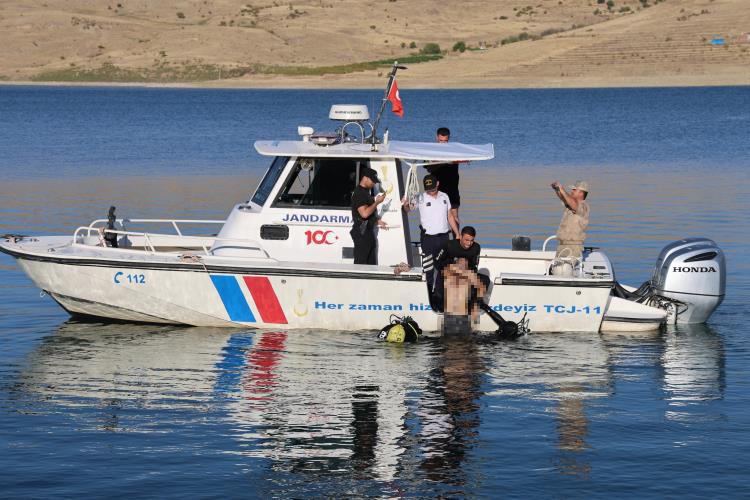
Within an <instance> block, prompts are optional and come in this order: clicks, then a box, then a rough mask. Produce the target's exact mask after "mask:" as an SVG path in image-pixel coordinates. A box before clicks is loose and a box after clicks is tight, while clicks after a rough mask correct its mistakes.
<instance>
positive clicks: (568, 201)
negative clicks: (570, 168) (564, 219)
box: [552, 182, 578, 213]
mask: <svg viewBox="0 0 750 500" xmlns="http://www.w3.org/2000/svg"><path fill="white" fill-rule="evenodd" d="M552 187H553V188H554V190H555V194H556V195H557V197H558V198H560V200H561V201H562V202H563V204H564V205H565V206H566V207H568V208H569V209H570V210H571V211H572V212H573V213H575V212H576V210H578V200H576V199H575V198H573V197H572V196H570V195H569V194H568V193H567V191H565V188H563V187H562V186H561V185H560V183H559V182H555V183H553V184H552Z"/></svg>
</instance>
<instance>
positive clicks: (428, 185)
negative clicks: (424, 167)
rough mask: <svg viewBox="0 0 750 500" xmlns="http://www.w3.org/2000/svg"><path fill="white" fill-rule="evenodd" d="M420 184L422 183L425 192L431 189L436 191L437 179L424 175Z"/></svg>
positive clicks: (430, 175)
mask: <svg viewBox="0 0 750 500" xmlns="http://www.w3.org/2000/svg"><path fill="white" fill-rule="evenodd" d="M422 182H423V183H424V190H425V191H432V190H433V189H437V184H438V181H437V178H436V177H435V176H434V175H432V174H427V175H425V176H424V180H423V181H422Z"/></svg>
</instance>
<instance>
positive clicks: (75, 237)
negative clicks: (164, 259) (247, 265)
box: [72, 221, 271, 259]
mask: <svg viewBox="0 0 750 500" xmlns="http://www.w3.org/2000/svg"><path fill="white" fill-rule="evenodd" d="M222 222H223V221H222ZM99 229H102V228H97V227H91V226H81V227H79V228H77V229H76V230H75V232H74V233H73V243H72V244H73V245H74V246H75V245H83V246H90V245H86V244H85V243H78V239H79V238H80V237H91V236H92V234H91V233H92V231H96V233H97V234H99ZM83 231H85V232H86V233H87V234H86V235H85V236H84V235H83V234H81V233H82V232H83ZM103 232H104V233H113V234H121V235H124V236H140V237H143V238H144V240H145V243H146V245H148V247H149V250H150V252H151V253H152V254H156V253H159V252H158V251H157V250H156V247H155V246H154V244H153V241H152V240H153V238H154V237H165V238H174V237H175V235H173V234H164V233H146V232H137V231H121V230H118V229H103ZM178 236H179V237H181V238H191V239H199V240H201V242H200V246H201V248H202V249H203V252H204V254H205V255H211V252H210V251H209V247H208V246H207V245H206V243H205V242H206V241H210V242H211V244H214V243H216V242H217V241H224V242H235V243H243V244H245V245H248V244H249V245H253V246H249V247H248V248H249V249H253V250H258V251H259V252H261V253H262V254H263V256H264V257H265V258H266V259H271V256H270V255H269V254H268V252H266V250H265V249H264V248H263V247H262V246H261V245H260V244H259V243H258V242H257V241H255V240H250V239H244V238H219V237H217V236H190V235H188V236H184V235H178Z"/></svg>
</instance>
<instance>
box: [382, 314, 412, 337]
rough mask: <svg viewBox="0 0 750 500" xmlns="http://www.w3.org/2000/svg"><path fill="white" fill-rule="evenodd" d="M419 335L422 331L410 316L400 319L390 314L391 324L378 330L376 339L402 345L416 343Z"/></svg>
mask: <svg viewBox="0 0 750 500" xmlns="http://www.w3.org/2000/svg"><path fill="white" fill-rule="evenodd" d="M420 335H422V329H421V328H419V325H418V324H417V322H416V321H414V319H412V317H411V316H404V317H401V316H396V315H395V314H391V322H390V323H388V324H387V325H386V326H384V327H383V328H382V329H381V330H380V333H379V334H378V339H380V340H384V341H386V342H393V343H396V344H402V343H404V342H416V341H417V340H419V336H420Z"/></svg>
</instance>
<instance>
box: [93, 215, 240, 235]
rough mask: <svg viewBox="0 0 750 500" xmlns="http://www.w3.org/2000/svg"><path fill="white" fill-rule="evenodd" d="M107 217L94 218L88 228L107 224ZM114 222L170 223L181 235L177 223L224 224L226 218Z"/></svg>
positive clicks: (120, 222)
mask: <svg viewBox="0 0 750 500" xmlns="http://www.w3.org/2000/svg"><path fill="white" fill-rule="evenodd" d="M107 222H108V220H107V219H96V220H94V221H92V222H91V224H89V225H88V227H90V228H97V227H102V226H104V225H105V224H107ZM115 222H117V223H119V224H120V226H121V227H122V228H123V230H124V229H125V223H130V222H134V223H141V224H170V225H171V226H172V227H173V228H174V230H175V232H176V233H177V235H178V236H183V234H182V231H181V230H180V226H179V224H197V225H200V224H224V223H225V222H226V220H210V219H129V218H125V219H116V220H115Z"/></svg>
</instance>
